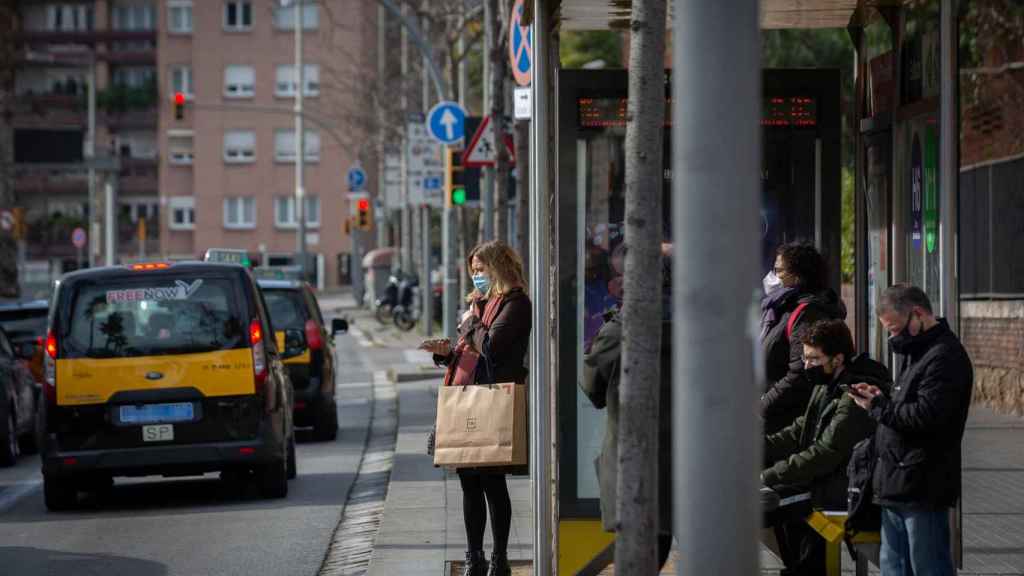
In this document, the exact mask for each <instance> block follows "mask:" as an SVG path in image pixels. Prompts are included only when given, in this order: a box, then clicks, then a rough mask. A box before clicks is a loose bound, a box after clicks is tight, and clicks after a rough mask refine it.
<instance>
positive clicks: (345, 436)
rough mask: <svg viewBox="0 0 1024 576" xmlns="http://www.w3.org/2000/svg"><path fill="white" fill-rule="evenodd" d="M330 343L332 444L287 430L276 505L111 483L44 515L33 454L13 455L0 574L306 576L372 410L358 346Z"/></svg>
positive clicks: (186, 484) (3, 482)
mask: <svg viewBox="0 0 1024 576" xmlns="http://www.w3.org/2000/svg"><path fill="white" fill-rule="evenodd" d="M336 345H337V355H338V361H339V364H338V366H339V367H340V369H339V370H338V373H339V382H338V410H339V423H340V429H339V434H338V439H337V440H336V441H334V442H313V441H311V440H309V438H308V435H307V434H303V433H302V432H301V431H300V432H299V434H298V435H297V438H298V440H299V443H298V445H297V447H296V448H297V456H298V478H296V479H295V480H292V481H291V482H290V485H289V493H288V497H287V498H285V499H282V500H262V499H260V498H259V497H258V496H257V495H256V494H255V493H254V492H252V491H250V492H249V493H245V494H238V493H237V492H238V490H237V489H233V488H232V487H231V486H230V485H228V484H225V483H222V482H221V481H220V480H219V479H218V477H217V476H216V475H206V476H202V477H196V478H185V479H163V478H159V477H154V478H143V479H120V478H119V479H117V482H116V484H115V486H114V488H113V489H112V490H111V491H110V493H109V494H106V495H104V496H102V497H99V498H93V499H91V500H87V501H85V502H84V506H83V507H82V509H80V510H77V511H74V512H64V513H51V512H47V510H46V508H45V506H44V505H43V494H42V485H41V482H42V476H41V474H40V473H39V461H38V457H22V459H21V461H19V463H18V465H17V466H15V467H13V468H4V469H0V575H3V576H37V575H39V576H42V575H46V576H54V575H60V576H63V575H74V576H92V575H94V574H95V575H101V574H102V575H103V576H121V575H124V576H205V575H218V576H220V575H223V576H230V575H235V574H237V575H245V576H263V575H266V576H291V575H300V576H313V575H315V574H316V573H317V570H318V569H319V567H320V564H321V562H322V561H323V558H324V553H325V551H326V549H327V546H328V543H329V542H330V538H331V535H332V533H333V531H334V529H335V527H336V526H337V524H338V520H339V518H340V516H341V511H342V506H343V505H344V501H345V497H346V495H347V494H348V488H349V485H350V484H351V483H352V481H353V479H354V476H355V473H356V472H357V470H358V466H359V459H360V456H361V454H362V450H363V447H364V441H365V436H366V431H367V424H368V422H369V417H370V407H371V404H370V403H371V402H372V389H371V387H370V384H369V382H370V381H371V373H370V371H369V368H370V367H369V366H368V365H367V364H366V355H365V354H364V353H363V351H362V350H361V347H360V346H359V345H358V344H357V343H356V342H355V340H354V339H353V338H352V337H351V336H347V335H338V336H337V338H336ZM90 498H92V497H90Z"/></svg>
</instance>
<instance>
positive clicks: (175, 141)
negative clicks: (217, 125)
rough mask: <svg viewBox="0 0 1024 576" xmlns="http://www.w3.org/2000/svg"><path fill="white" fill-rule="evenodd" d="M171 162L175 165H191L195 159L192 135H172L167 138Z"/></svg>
mask: <svg viewBox="0 0 1024 576" xmlns="http://www.w3.org/2000/svg"><path fill="white" fill-rule="evenodd" d="M167 151H168V155H169V158H170V163H171V164H173V165H175V166H191V165H192V162H193V160H194V154H193V152H192V137H191V136H170V137H168V139H167Z"/></svg>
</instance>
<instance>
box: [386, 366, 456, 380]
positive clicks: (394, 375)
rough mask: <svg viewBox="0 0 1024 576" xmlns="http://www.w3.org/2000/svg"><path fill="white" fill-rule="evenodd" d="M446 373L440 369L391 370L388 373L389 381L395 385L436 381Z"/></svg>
mask: <svg viewBox="0 0 1024 576" xmlns="http://www.w3.org/2000/svg"><path fill="white" fill-rule="evenodd" d="M444 373H445V371H444V370H442V369H439V368H432V367H431V368H427V367H424V368H421V369H420V370H419V371H418V372H417V371H399V370H395V369H393V368H392V369H390V370H388V371H387V378H388V381H390V382H393V383H395V384H397V383H399V382H419V381H422V380H434V379H436V378H443V377H444Z"/></svg>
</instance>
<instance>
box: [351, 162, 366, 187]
mask: <svg viewBox="0 0 1024 576" xmlns="http://www.w3.org/2000/svg"><path fill="white" fill-rule="evenodd" d="M365 185H366V172H365V171H364V170H363V169H362V168H360V167H359V166H353V167H351V168H349V169H348V189H349V191H351V192H359V191H360V190H362V189H363V186H365Z"/></svg>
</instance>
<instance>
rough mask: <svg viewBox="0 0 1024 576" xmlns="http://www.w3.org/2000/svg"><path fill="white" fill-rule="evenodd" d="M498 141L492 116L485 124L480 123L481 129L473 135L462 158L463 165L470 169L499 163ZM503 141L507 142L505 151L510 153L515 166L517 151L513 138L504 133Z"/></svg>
mask: <svg viewBox="0 0 1024 576" xmlns="http://www.w3.org/2000/svg"><path fill="white" fill-rule="evenodd" d="M496 139H497V136H496V130H495V128H494V123H493V122H491V117H490V116H486V117H484V119H483V122H481V123H480V127H479V128H477V129H476V133H475V134H473V138H472V139H471V140H470V141H469V146H467V147H466V152H465V154H463V156H462V164H463V165H464V166H466V167H468V168H481V167H484V166H494V165H495V163H497V161H498V145H497V144H496ZM502 140H503V141H504V142H505V149H506V150H507V151H508V156H509V159H510V160H512V163H513V164H514V163H515V151H514V146H513V144H512V138H511V136H509V135H508V134H504V133H503V134H502Z"/></svg>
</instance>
